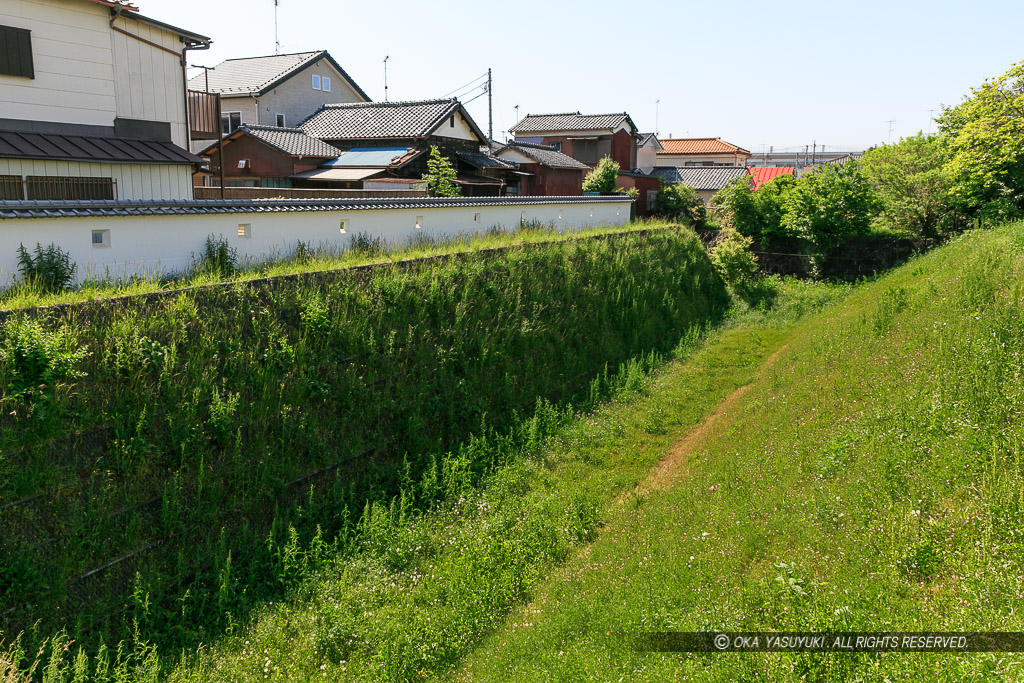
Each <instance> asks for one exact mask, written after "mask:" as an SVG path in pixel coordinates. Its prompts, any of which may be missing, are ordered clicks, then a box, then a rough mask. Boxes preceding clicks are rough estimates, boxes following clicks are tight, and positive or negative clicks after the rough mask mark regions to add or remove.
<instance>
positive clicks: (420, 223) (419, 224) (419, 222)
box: [416, 216, 423, 230]
mask: <svg viewBox="0 0 1024 683" xmlns="http://www.w3.org/2000/svg"><path fill="white" fill-rule="evenodd" d="M422 228H423V216H416V229H417V230H420V229H422Z"/></svg>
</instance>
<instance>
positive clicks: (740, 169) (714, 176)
mask: <svg viewBox="0 0 1024 683" xmlns="http://www.w3.org/2000/svg"><path fill="white" fill-rule="evenodd" d="M747 173H748V171H747V167H746V166H682V167H677V166H656V167H655V168H654V170H653V171H651V175H656V176H658V177H659V178H661V179H662V180H663V181H664V182H665V184H667V185H675V184H676V183H683V184H684V185H689V186H690V187H692V188H693V189H695V190H716V191H717V190H721V189H722V188H723V187H725V186H726V184H727V183H728V182H729V181H730V180H733V179H734V178H739V177H741V176H745V175H747Z"/></svg>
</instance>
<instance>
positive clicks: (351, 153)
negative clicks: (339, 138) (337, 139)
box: [325, 147, 412, 168]
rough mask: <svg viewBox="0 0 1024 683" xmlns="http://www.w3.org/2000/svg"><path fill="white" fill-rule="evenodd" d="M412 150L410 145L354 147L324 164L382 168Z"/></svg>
mask: <svg viewBox="0 0 1024 683" xmlns="http://www.w3.org/2000/svg"><path fill="white" fill-rule="evenodd" d="M411 151H412V148H411V147H355V148H353V149H350V150H348V151H345V152H342V153H341V154H340V155H339V156H338V158H337V159H335V160H334V161H331V162H330V163H328V164H325V166H374V167H377V168H384V167H385V166H390V165H391V164H392V163H394V162H395V161H396V160H398V159H401V158H402V157H404V156H405V155H406V154H408V153H409V152H411Z"/></svg>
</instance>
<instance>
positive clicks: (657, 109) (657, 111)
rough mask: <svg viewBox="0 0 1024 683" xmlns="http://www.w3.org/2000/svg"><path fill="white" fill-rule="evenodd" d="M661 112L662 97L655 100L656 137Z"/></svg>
mask: <svg viewBox="0 0 1024 683" xmlns="http://www.w3.org/2000/svg"><path fill="white" fill-rule="evenodd" d="M660 113H661V98H659V99H656V100H654V137H658V114H660Z"/></svg>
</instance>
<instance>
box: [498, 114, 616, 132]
mask: <svg viewBox="0 0 1024 683" xmlns="http://www.w3.org/2000/svg"><path fill="white" fill-rule="evenodd" d="M623 121H628V122H629V125H630V126H632V127H633V130H634V131H636V125H634V124H633V120H632V119H630V118H629V114H627V113H625V112H622V113H621V114H581V113H579V112H578V111H575V112H566V113H564V114H528V115H527V116H526V118H524V119H522V120H521V121H520V122H519V123H517V124H516V125H514V126H512V128H510V129H509V131H510V132H512V133H542V132H550V131H556V130H565V131H570V130H612V129H614V128H616V127H617V126H618V125H619V124H621V123H622V122H623Z"/></svg>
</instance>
